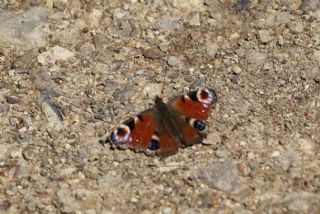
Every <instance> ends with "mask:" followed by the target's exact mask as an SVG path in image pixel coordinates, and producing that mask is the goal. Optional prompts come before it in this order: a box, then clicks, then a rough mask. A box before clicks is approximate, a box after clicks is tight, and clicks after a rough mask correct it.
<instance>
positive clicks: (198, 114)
mask: <svg viewBox="0 0 320 214" xmlns="http://www.w3.org/2000/svg"><path fill="white" fill-rule="evenodd" d="M215 102H217V95H216V93H215V92H214V91H213V90H211V89H201V88H200V89H198V90H196V91H191V92H190V93H188V94H187V95H185V96H180V97H177V98H175V99H173V100H171V101H170V102H169V105H171V106H172V107H174V108H176V109H177V110H178V111H179V112H180V113H181V114H183V115H185V116H187V117H190V118H195V119H197V120H205V119H206V118H207V117H208V115H209V112H210V108H211V105H212V104H213V103H215Z"/></svg>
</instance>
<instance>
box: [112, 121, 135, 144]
mask: <svg viewBox="0 0 320 214" xmlns="http://www.w3.org/2000/svg"><path fill="white" fill-rule="evenodd" d="M111 140H112V142H113V143H115V144H121V143H125V142H129V141H131V137H130V128H129V127H128V126H126V125H123V124H122V125H120V126H119V127H118V128H116V129H115V130H114V131H113V132H112V134H111Z"/></svg>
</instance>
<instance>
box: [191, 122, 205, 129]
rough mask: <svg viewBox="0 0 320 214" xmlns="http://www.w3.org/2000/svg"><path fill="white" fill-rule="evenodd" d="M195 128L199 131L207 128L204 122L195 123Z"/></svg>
mask: <svg viewBox="0 0 320 214" xmlns="http://www.w3.org/2000/svg"><path fill="white" fill-rule="evenodd" d="M193 126H194V128H196V129H197V130H199V131H203V130H204V129H205V128H206V124H205V123H204V122H203V121H202V120H196V121H194V124H193Z"/></svg>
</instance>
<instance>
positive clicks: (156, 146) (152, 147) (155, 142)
mask: <svg viewBox="0 0 320 214" xmlns="http://www.w3.org/2000/svg"><path fill="white" fill-rule="evenodd" d="M159 148H160V142H159V141H158V140H156V139H151V141H150V143H149V146H148V149H150V150H157V149H159Z"/></svg>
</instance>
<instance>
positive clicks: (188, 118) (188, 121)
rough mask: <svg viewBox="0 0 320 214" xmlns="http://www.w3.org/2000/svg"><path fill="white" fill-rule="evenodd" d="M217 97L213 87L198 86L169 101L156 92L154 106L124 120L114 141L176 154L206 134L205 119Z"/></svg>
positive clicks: (136, 147) (146, 149)
mask: <svg viewBox="0 0 320 214" xmlns="http://www.w3.org/2000/svg"><path fill="white" fill-rule="evenodd" d="M216 101H217V96H216V93H215V92H214V91H213V90H211V89H197V90H195V91H191V92H189V93H188V94H187V95H184V96H179V97H176V98H174V99H172V100H171V101H169V103H164V102H163V100H162V99H161V98H160V97H158V96H157V97H156V99H155V106H154V108H152V109H149V110H146V111H144V112H142V113H140V114H139V115H137V116H136V117H133V118H130V119H128V120H127V121H125V122H124V123H123V124H122V125H120V126H119V127H118V128H116V129H115V130H114V131H113V132H112V134H111V141H112V143H113V144H115V145H117V146H118V147H120V148H130V149H134V150H136V151H142V152H145V153H146V154H148V155H160V156H167V155H171V154H174V153H176V152H177V151H178V150H179V148H183V147H187V146H190V145H193V144H195V143H199V142H201V141H202V139H203V138H204V137H206V134H205V133H204V132H203V131H204V130H205V128H206V124H205V122H204V120H205V119H206V118H207V116H208V114H209V111H210V108H211V105H212V104H213V103H215V102H216Z"/></svg>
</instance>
